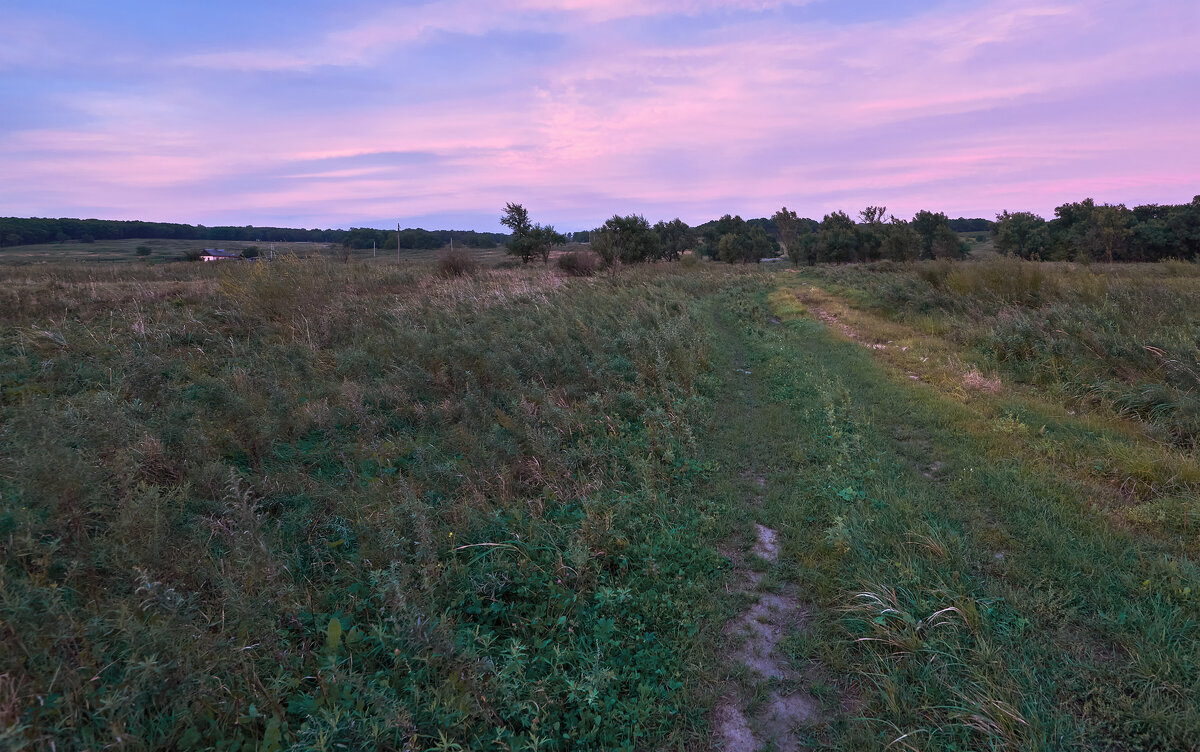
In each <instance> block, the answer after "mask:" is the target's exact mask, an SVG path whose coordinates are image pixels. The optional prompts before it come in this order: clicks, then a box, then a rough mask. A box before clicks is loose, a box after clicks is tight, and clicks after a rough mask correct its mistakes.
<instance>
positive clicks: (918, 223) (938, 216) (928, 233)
mask: <svg viewBox="0 0 1200 752" xmlns="http://www.w3.org/2000/svg"><path fill="white" fill-rule="evenodd" d="M912 228H913V229H914V230H916V231H917V235H918V236H920V238H921V258H927V259H929V258H934V257H935V254H934V250H933V244H934V241H935V240H936V239H937V238H938V237H939V236H940V237H941V238H942V245H943V246H945V245H946V235H945V233H946V232H950V233H951V234H953V232H954V231H953V230H951V229H950V220H949V219H947V218H946V215H945V214H942V213H941V212H936V213H934V212H930V211H924V210H922V211H919V212H917V214H916V216H914V217H913V220H912ZM955 237H956V238H957V236H955ZM943 250H944V249H943Z"/></svg>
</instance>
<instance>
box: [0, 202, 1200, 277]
mask: <svg viewBox="0 0 1200 752" xmlns="http://www.w3.org/2000/svg"><path fill="white" fill-rule="evenodd" d="M886 212H887V209H886V207H882V206H869V207H867V208H866V209H864V210H863V211H861V212H859V214H858V216H857V217H851V216H850V215H848V214H846V213H845V212H840V211H837V212H832V213H830V214H826V215H825V216H824V218H823V219H822V220H821V221H817V220H815V219H810V218H807V217H800V216H797V214H796V212H794V211H789V210H788V209H787V208H784V209H781V210H780V211H778V212H776V213H775V214H774V215H773V216H772V217H769V218H757V219H747V220H743V219H742V218H741V217H737V216H730V215H728V214H727V215H725V216H724V217H721V218H720V219H715V220H712V221H709V222H705V223H704V224H702V225H699V226H697V227H689V226H688V225H687V224H685V223H683V222H682V221H680V220H679V219H675V220H672V221H670V222H659V223H658V224H656V225H653V226H651V225H650V224H649V223H648V222H647V221H646V220H645V218H644V217H642V216H641V215H630V216H628V217H620V216H615V217H613V219H611V220H609V221H608V222H607V223H605V225H604V226H603V227H600V228H596V229H595V230H591V231H581V232H573V233H567V234H566V235H565V236H557V234H556V237H559V238H560V239H561V240H566V241H573V242H577V243H579V242H584V243H586V242H591V241H597V242H598V243H599V245H596V244H593V248H594V250H597V252H600V251H601V250H602V249H603V250H605V251H606V252H611V253H613V254H614V258H619V259H621V260H622V261H625V262H630V261H637V260H642V261H646V260H656V259H660V258H664V259H671V258H678V257H679V255H680V254H681V253H682V252H683V251H685V250H693V251H695V252H696V253H698V254H700V255H705V256H711V257H713V258H717V259H720V260H722V261H730V262H754V261H758V260H760V259H763V258H768V257H772V256H776V255H778V254H779V253H780V252H783V253H786V254H787V255H788V256H789V257H790V258H791V259H792V260H793V261H795V262H796V263H809V264H813V263H845V262H855V261H874V260H879V259H892V260H896V261H904V260H909V259H929V258H962V257H964V256H966V255H967V254H968V253H969V252H970V245H969V244H968V243H966V242H964V241H963V239H962V238H961V234H975V235H981V234H983V233H988V234H990V235H991V237H992V238H993V240H994V241H995V248H996V250H997V251H998V252H1000V253H1003V254H1006V255H1012V256H1019V257H1021V258H1026V259H1039V260H1046V261H1108V262H1120V261H1161V260H1163V259H1170V258H1179V259H1192V258H1197V257H1200V196H1196V197H1195V198H1193V199H1192V201H1191V203H1187V204H1177V205H1169V204H1161V205H1160V204H1146V205H1143V206H1135V207H1134V208H1132V209H1129V208H1126V206H1125V205H1124V204H1116V205H1112V204H1097V203H1095V201H1093V200H1092V199H1090V198H1089V199H1084V200H1083V201H1077V202H1073V203H1067V204H1063V205H1062V206H1059V207H1057V208H1055V210H1054V218H1053V219H1050V220H1046V219H1044V218H1043V217H1040V216H1038V215H1036V214H1034V213H1032V212H1008V211H1004V212H1002V213H1000V214H998V215H997V216H996V219H995V221H993V220H989V219H983V218H979V217H976V218H971V219H968V218H965V217H959V218H958V219H950V218H948V217H947V216H946V215H945V214H942V213H940V212H938V213H935V212H929V211H920V212H917V214H916V215H915V216H914V217H913V218H912V219H911V220H902V219H899V218H897V217H895V216H890V217H889V216H887V215H886ZM548 229H550V230H553V228H548ZM597 233H599V235H598V234H597ZM134 238H164V239H180V240H197V241H206V242H214V243H219V242H259V243H270V242H315V243H330V244H338V245H341V246H343V247H345V248H355V249H364V248H371V247H372V244H374V246H375V247H376V248H379V249H380V250H387V249H392V250H395V249H396V246H397V232H396V231H395V230H376V229H372V228H364V227H355V228H351V229H349V230H318V229H313V230H305V229H302V228H300V229H295V228H287V227H254V226H251V225H247V226H245V227H205V226H204V225H185V224H174V223H166V222H138V221H121V220H102V219H39V218H30V219H23V218H18V217H5V218H0V246H15V245H32V244H38V243H56V242H59V243H61V242H67V241H75V242H83V243H90V242H96V241H103V240H122V239H134ZM451 238H453V240H454V243H455V244H456V245H459V246H462V247H467V248H495V247H497V246H499V245H502V244H503V245H508V246H510V251H511V250H512V247H513V243H514V242H515V241H514V240H513V238H514V236H512V235H509V234H507V233H497V232H474V231H471V230H453V231H451V230H424V229H420V228H416V229H412V228H410V229H407V230H403V231H401V232H400V233H399V246H400V248H402V249H437V248H442V247H444V246H446V245H449V244H450V241H451ZM981 239H982V238H981ZM610 246H611V247H610ZM602 255H603V254H602Z"/></svg>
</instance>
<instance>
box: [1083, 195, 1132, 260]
mask: <svg viewBox="0 0 1200 752" xmlns="http://www.w3.org/2000/svg"><path fill="white" fill-rule="evenodd" d="M1132 218H1133V212H1131V211H1129V210H1128V209H1126V208H1125V204H1117V205H1116V206H1112V205H1110V204H1104V205H1103V206H1097V207H1096V209H1095V211H1093V212H1092V214H1091V216H1090V217H1089V218H1088V223H1087V229H1086V230H1085V231H1084V233H1083V248H1082V250H1083V252H1084V253H1086V254H1087V255H1088V256H1089V257H1091V258H1093V259H1097V260H1098V259H1102V258H1103V259H1105V260H1106V261H1108V263H1110V264H1111V263H1113V262H1114V261H1125V260H1127V258H1126V256H1127V253H1128V249H1129V238H1130V236H1132V235H1133V230H1131V229H1130V227H1129V225H1130V220H1131V219H1132Z"/></svg>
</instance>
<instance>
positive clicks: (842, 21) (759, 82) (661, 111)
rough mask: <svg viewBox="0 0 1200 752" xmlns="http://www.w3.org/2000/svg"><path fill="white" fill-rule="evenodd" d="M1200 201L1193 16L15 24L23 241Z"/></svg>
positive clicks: (1178, 12)
mask: <svg viewBox="0 0 1200 752" xmlns="http://www.w3.org/2000/svg"><path fill="white" fill-rule="evenodd" d="M1196 194H1200V2H1197V0H1114V1H1107V0H1087V2H1053V1H1050V0H1003V1H988V0H956V1H955V2H939V1H936V0H934V1H930V2H916V1H915V0H891V1H887V2H885V1H883V0H861V1H860V0H807V1H805V0H798V1H796V2H784V1H782V0H729V1H727V2H719V1H718V0H609V1H607V2H605V1H603V0H445V1H444V2H416V1H413V0H400V1H399V2H397V1H392V2H381V1H379V0H340V2H337V3H330V2H326V1H325V0H319V1H318V0H287V1H286V2H282V1H280V2H277V1H275V0H252V1H250V2H247V0H238V1H237V2H233V1H231V0H207V1H206V2H203V3H199V2H162V0H158V1H157V2H149V1H148V0H147V1H144V2H132V1H129V0H107V1H106V2H104V3H97V2H95V1H94V0H74V1H72V0H38V1H37V2H26V1H25V0H0V216H52V217H96V218H104V219H143V220H151V221H169V222H186V223H191V224H196V223H200V224H206V225H224V224H228V225H246V224H254V225H275V226H288V227H309V228H315V227H321V228H326V227H351V226H357V227H380V228H385V227H394V226H395V225H396V223H397V222H398V223H400V224H402V225H404V226H406V227H408V226H412V227H418V226H419V227H426V228H430V229H434V228H448V229H449V228H452V229H475V230H499V229H501V228H500V226H499V223H498V220H499V217H500V215H501V213H502V210H503V208H504V206H505V204H506V203H508V202H516V203H520V204H523V205H524V206H525V207H526V208H527V209H529V211H530V214H531V217H532V218H533V219H534V220H535V221H539V222H542V223H548V224H553V225H555V226H556V227H557V228H558V229H559V230H563V231H570V230H576V229H586V228H590V227H595V226H597V225H599V224H601V223H602V222H603V221H604V220H605V219H606V218H607V217H610V216H612V215H613V214H623V215H624V214H630V213H638V214H643V215H645V216H646V218H647V219H649V220H650V221H651V222H653V221H656V220H658V219H671V218H673V217H680V218H682V219H683V220H684V221H686V222H688V223H690V224H698V223H701V222H704V221H706V220H708V219H712V218H715V217H718V216H720V215H722V214H725V213H732V214H741V215H742V216H744V217H758V216H769V215H771V214H772V213H774V212H775V211H776V210H777V209H779V208H780V207H782V206H786V207H788V208H790V209H794V210H796V211H797V212H798V213H799V214H800V215H801V216H810V217H814V218H817V219H820V217H821V216H823V215H824V214H826V213H828V212H830V211H834V210H839V209H840V210H844V211H847V212H848V213H850V214H852V215H853V214H855V213H856V212H857V211H858V210H860V209H862V208H863V207H865V206H868V205H885V206H887V207H888V208H889V213H891V214H894V215H896V216H899V217H901V218H908V217H910V216H912V214H913V213H915V212H916V211H917V210H920V209H931V210H939V211H944V212H946V213H947V214H948V215H949V216H951V217H957V216H967V217H977V216H982V217H992V216H993V215H995V214H996V213H997V212H999V211H1001V210H1005V209H1008V210H1013V211H1016V210H1028V211H1035V212H1037V213H1039V214H1041V215H1043V216H1047V217H1048V216H1052V215H1053V211H1054V207H1055V206H1058V205H1060V204H1062V203H1066V202H1068V201H1078V200H1081V199H1083V198H1085V197H1093V198H1095V199H1096V201H1097V202H1106V203H1124V204H1126V205H1129V206H1133V205H1137V204H1145V203H1184V202H1187V201H1190V200H1191V198H1192V197H1193V196H1194V195H1196Z"/></svg>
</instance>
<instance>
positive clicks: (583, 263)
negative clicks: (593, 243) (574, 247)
mask: <svg viewBox="0 0 1200 752" xmlns="http://www.w3.org/2000/svg"><path fill="white" fill-rule="evenodd" d="M555 263H557V264H558V268H559V269H561V270H562V271H564V272H566V273H567V274H569V275H571V276H572V277H590V276H591V275H593V274H595V273H596V272H597V271H598V270H599V269H600V257H599V256H597V255H596V254H594V253H590V252H588V251H571V252H570V253H564V254H562V255H561V256H559V257H558V260H557V261H556V262H555Z"/></svg>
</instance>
